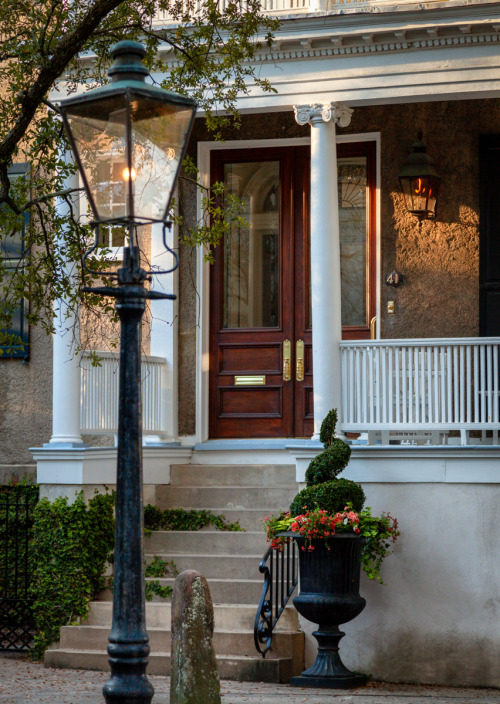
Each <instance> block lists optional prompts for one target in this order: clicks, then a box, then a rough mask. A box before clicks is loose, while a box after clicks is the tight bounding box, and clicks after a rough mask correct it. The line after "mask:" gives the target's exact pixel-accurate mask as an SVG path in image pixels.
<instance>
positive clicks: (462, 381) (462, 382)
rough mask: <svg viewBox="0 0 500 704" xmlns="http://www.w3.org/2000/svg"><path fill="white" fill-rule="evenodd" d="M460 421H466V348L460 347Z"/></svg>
mask: <svg viewBox="0 0 500 704" xmlns="http://www.w3.org/2000/svg"><path fill="white" fill-rule="evenodd" d="M459 375H460V393H459V396H460V422H461V423H463V422H464V421H465V350H464V348H463V347H462V346H461V347H460V368H459Z"/></svg>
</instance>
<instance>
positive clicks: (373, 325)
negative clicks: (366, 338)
mask: <svg viewBox="0 0 500 704" xmlns="http://www.w3.org/2000/svg"><path fill="white" fill-rule="evenodd" d="M376 325H377V316H376V315H374V316H373V318H372V319H371V320H370V340H374V339H375V332H376Z"/></svg>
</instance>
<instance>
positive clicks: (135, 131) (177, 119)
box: [130, 95, 193, 220]
mask: <svg viewBox="0 0 500 704" xmlns="http://www.w3.org/2000/svg"><path fill="white" fill-rule="evenodd" d="M130 107H131V117H132V125H131V136H132V153H131V165H132V169H131V178H132V192H133V199H134V203H133V205H134V214H135V217H137V218H151V219H153V220H163V219H164V218H165V217H166V214H167V208H168V206H169V204H170V200H171V197H172V194H173V190H174V188H175V181H176V176H177V172H178V170H179V167H180V162H181V159H182V156H183V154H184V145H185V142H186V139H187V137H188V132H189V129H190V126H191V119H192V115H193V109H192V108H187V109H186V108H185V107H184V106H179V105H175V104H165V103H160V102H155V101H151V100H147V99H145V98H143V97H142V96H134V95H132V99H131V106H130Z"/></svg>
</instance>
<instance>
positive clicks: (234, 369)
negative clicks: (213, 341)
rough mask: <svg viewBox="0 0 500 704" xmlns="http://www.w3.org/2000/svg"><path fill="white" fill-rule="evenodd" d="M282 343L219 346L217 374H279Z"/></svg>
mask: <svg viewBox="0 0 500 704" xmlns="http://www.w3.org/2000/svg"><path fill="white" fill-rule="evenodd" d="M281 357H282V343H281V340H280V341H278V342H275V343H264V342H260V343H253V344H249V343H248V342H245V343H243V342H241V343H240V342H238V343H235V342H233V343H225V342H221V343H220V345H219V374H231V375H234V374H278V375H279V374H281V367H282V363H281Z"/></svg>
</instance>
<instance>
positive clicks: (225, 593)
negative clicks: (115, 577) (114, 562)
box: [99, 577, 264, 610]
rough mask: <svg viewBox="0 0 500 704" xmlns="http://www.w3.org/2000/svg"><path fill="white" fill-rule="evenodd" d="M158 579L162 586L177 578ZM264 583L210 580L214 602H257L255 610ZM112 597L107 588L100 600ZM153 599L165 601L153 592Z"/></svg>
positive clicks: (171, 584) (171, 583) (172, 582)
mask: <svg viewBox="0 0 500 704" xmlns="http://www.w3.org/2000/svg"><path fill="white" fill-rule="evenodd" d="M152 579H154V578H152ZM146 581H147V579H146ZM158 581H159V582H160V584H161V585H162V586H170V587H173V586H174V581H175V580H174V579H173V578H170V577H165V578H162V579H159V580H158ZM263 584H264V582H263V579H256V580H254V579H210V580H209V581H208V586H209V588H210V594H211V595H212V601H213V603H214V604H228V603H231V604H255V610H257V604H258V603H259V599H260V595H261V593H262V587H263ZM112 598H113V594H112V592H111V591H110V590H109V589H105V590H104V591H102V592H101V593H100V594H99V600H100V601H111V600H112ZM152 600H153V602H160V603H164V602H165V599H162V598H161V597H159V596H156V594H153V599H152Z"/></svg>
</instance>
